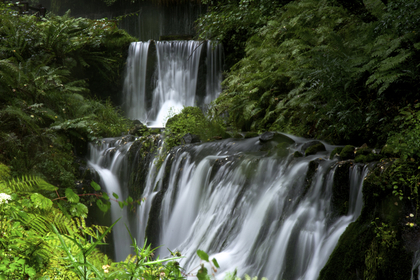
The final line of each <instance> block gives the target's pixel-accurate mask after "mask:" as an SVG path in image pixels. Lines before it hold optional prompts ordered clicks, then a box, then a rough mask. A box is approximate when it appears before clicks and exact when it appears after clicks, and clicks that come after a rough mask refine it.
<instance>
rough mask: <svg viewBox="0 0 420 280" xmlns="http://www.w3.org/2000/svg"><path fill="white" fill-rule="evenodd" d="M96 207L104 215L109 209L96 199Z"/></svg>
mask: <svg viewBox="0 0 420 280" xmlns="http://www.w3.org/2000/svg"><path fill="white" fill-rule="evenodd" d="M96 206H98V208H99V210H101V211H102V212H104V213H106V212H107V211H108V209H109V206H108V205H107V204H105V203H103V202H102V200H100V199H98V200H96Z"/></svg>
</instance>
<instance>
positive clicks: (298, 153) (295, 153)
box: [293, 151, 303, 158]
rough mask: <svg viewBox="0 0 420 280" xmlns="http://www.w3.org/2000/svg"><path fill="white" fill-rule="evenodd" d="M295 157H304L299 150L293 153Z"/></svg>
mask: <svg viewBox="0 0 420 280" xmlns="http://www.w3.org/2000/svg"><path fill="white" fill-rule="evenodd" d="M293 157H295V158H300V157H303V154H302V153H301V152H299V151H296V152H294V153H293Z"/></svg>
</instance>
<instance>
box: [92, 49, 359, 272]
mask: <svg viewBox="0 0 420 280" xmlns="http://www.w3.org/2000/svg"><path fill="white" fill-rule="evenodd" d="M150 43H151V42H147V43H141V44H140V43H133V44H132V46H131V47H130V52H131V54H132V59H137V58H138V57H140V56H143V60H139V61H138V62H137V63H134V62H133V61H131V60H129V61H128V69H131V70H130V71H127V78H126V82H125V86H124V88H125V89H124V98H125V109H126V112H127V113H128V116H129V117H130V118H133V119H139V120H142V121H146V122H149V125H150V124H155V125H158V126H159V125H161V123H160V124H159V122H161V120H162V118H160V117H159V115H160V114H161V112H158V111H166V112H167V108H166V109H164V107H165V104H170V105H171V106H172V105H173V104H180V106H181V105H182V106H184V105H196V104H195V101H194V100H200V102H202V103H205V102H209V101H210V100H211V99H214V98H215V97H216V96H217V95H218V94H219V92H220V77H221V75H220V73H221V72H220V71H221V67H220V66H216V67H215V66H212V65H210V64H211V63H212V62H209V61H212V60H216V61H219V58H217V57H219V56H220V54H218V53H217V51H216V53H213V54H212V55H209V54H208V53H209V51H210V52H211V51H213V52H214V51H215V50H216V49H215V48H211V47H208V48H207V50H206V52H207V58H204V59H203V58H201V60H202V61H205V62H206V63H204V64H203V65H204V66H201V69H204V68H205V69H206V71H204V73H205V75H204V76H205V77H206V78H205V80H206V82H205V85H206V86H201V87H200V85H198V83H197V80H199V79H198V78H197V77H198V76H195V74H191V73H197V75H198V73H199V72H200V69H198V68H200V63H199V62H197V60H198V61H199V60H200V58H199V56H200V54H199V53H198V52H197V51H198V50H199V49H200V48H202V47H203V44H201V45H199V44H197V43H195V42H187V43H184V44H186V46H184V47H181V46H180V45H177V44H178V43H163V42H162V43H160V42H154V43H153V44H154V45H155V47H156V53H157V57H158V60H161V59H162V57H167V58H168V57H171V56H172V59H173V61H172V60H166V62H164V64H165V65H160V64H159V63H158V64H157V66H156V67H155V71H154V78H153V79H152V80H153V81H154V82H153V86H152V87H150V88H149V90H147V83H148V82H147V81H148V78H145V79H144V80H140V81H138V83H137V80H136V75H140V76H147V74H146V72H147V71H146V68H147V65H146V64H147V63H143V64H142V63H141V61H143V62H144V60H145V58H144V57H147V55H146V56H144V55H145V54H147V53H149V54H150ZM171 46H172V47H171ZM180 49H183V51H180ZM146 50H147V51H146ZM192 50H195V52H196V53H195V54H193V53H194V52H191V51H192ZM175 53H178V55H175ZM134 54H136V55H134ZM195 55H196V56H195ZM180 56H181V57H182V59H179V57H180ZM177 57H178V58H177ZM186 59H187V60H188V63H186V62H185V60H186ZM194 61H195V62H194ZM193 62H194V63H196V64H194V63H193ZM180 64H183V65H184V66H182V67H185V68H182V67H178V66H174V65H180ZM142 67H143V68H142ZM140 68H142V69H143V70H141V69H140ZM196 68H197V69H196ZM179 69H189V70H188V71H184V70H179ZM212 69H213V70H214V71H213V70H212ZM178 70H179V71H178ZM132 71H134V72H135V73H137V74H133V73H132ZM139 73H141V74H139ZM184 74H185V75H187V77H184V76H183V75H184ZM130 75H131V77H129V76H130ZM156 77H158V78H157V79H156ZM163 77H164V78H163ZM194 77H195V78H194ZM140 78H141V77H140ZM140 78H139V79H140ZM141 79H142V78H141ZM171 79H172V82H168V80H171ZM145 84H146V85H145ZM180 89H181V90H180ZM200 90H201V93H197V91H200ZM132 91H136V92H137V94H134V93H133V92H132ZM148 91H149V92H148ZM161 109H162V110H161ZM162 114H163V113H162ZM156 122H157V123H156ZM149 137H152V136H149ZM153 137H154V140H153V141H154V143H155V144H156V147H157V146H159V145H160V144H159V143H160V140H159V139H160V138H159V136H156V135H155V136H153ZM142 141H145V140H144V139H143V138H142V139H135V138H134V137H132V136H126V137H121V138H112V139H111V138H109V139H103V140H102V142H101V144H100V145H94V144H91V145H90V151H91V154H90V159H89V164H90V165H91V166H92V167H93V168H94V169H95V170H96V171H97V173H98V175H99V177H100V178H101V179H100V181H101V182H100V183H101V186H102V187H103V189H104V190H105V191H106V192H108V193H112V192H115V193H117V194H118V196H119V197H120V199H125V198H126V197H127V196H128V195H129V194H130V195H132V193H133V192H134V193H137V197H135V198H144V201H143V203H142V204H141V205H140V206H139V207H138V209H136V211H135V214H132V213H128V212H129V211H128V210H127V209H126V208H124V209H120V207H119V206H118V204H117V203H115V204H114V203H113V204H112V209H111V216H112V217H111V218H112V220H113V221H114V220H116V219H117V218H119V217H123V218H122V221H120V222H119V223H118V224H117V225H116V226H115V227H114V229H113V239H114V248H115V259H116V260H117V261H119V260H124V259H125V257H126V256H127V255H128V254H129V253H130V244H131V241H130V238H129V236H128V233H127V229H126V227H125V225H124V224H126V225H127V227H128V228H129V229H130V231H131V233H132V234H133V235H134V236H136V238H137V240H138V243H139V244H142V242H144V239H145V238H147V240H148V242H151V243H152V245H153V246H155V247H157V246H161V247H160V248H159V249H158V254H159V255H160V257H165V256H167V255H168V253H169V251H168V249H170V250H171V251H180V252H181V253H182V254H183V255H184V256H185V258H183V259H182V260H181V261H180V264H181V266H182V267H183V268H184V269H185V270H186V271H187V272H189V271H194V268H195V267H197V265H198V264H199V263H200V260H199V258H198V257H197V255H196V251H197V249H201V250H204V251H206V252H207V253H208V254H209V255H210V256H211V258H213V257H214V258H216V259H217V261H218V263H219V264H220V267H221V268H220V269H219V271H218V273H217V274H216V277H217V278H220V279H222V278H223V277H224V275H225V274H226V273H228V272H233V271H234V270H235V269H237V271H238V274H239V275H243V274H245V273H247V274H249V275H251V276H260V277H267V278H268V279H270V280H271V279H279V280H282V279H288V280H289V279H290V280H292V279H317V277H318V274H319V272H320V270H321V269H322V267H323V266H324V265H325V263H326V262H327V260H328V258H329V256H330V254H331V253H332V251H333V250H334V247H335V245H336V244H337V242H338V239H339V237H340V235H341V234H342V233H343V232H344V230H345V229H346V227H347V226H348V224H349V223H351V222H352V221H355V220H356V219H357V217H358V216H359V214H360V212H361V208H362V203H363V202H362V183H363V179H364V177H365V176H366V174H367V167H366V166H364V165H357V164H348V163H344V164H343V162H338V161H337V159H333V160H330V159H329V153H330V152H331V151H332V149H333V148H334V146H330V145H328V144H327V143H324V145H325V147H326V151H324V152H318V153H317V154H315V155H310V156H305V157H295V156H294V155H295V152H296V151H299V152H301V153H303V154H304V152H305V149H306V147H307V146H308V145H310V143H311V141H313V140H308V139H303V138H299V137H294V136H291V135H285V134H281V133H276V134H274V138H273V139H272V140H269V141H267V139H265V138H260V137H255V138H249V139H225V140H220V141H215V142H210V143H202V144H189V145H184V146H179V147H175V148H174V149H172V150H171V151H170V152H169V153H168V154H167V156H166V158H165V159H164V161H163V163H162V164H161V166H160V168H157V166H156V165H155V162H156V160H155V159H156V158H155V157H156V156H157V155H156V153H157V152H155V153H152V152H150V153H147V157H146V158H144V155H145V153H144V151H145V149H144V146H143V144H142V143H143V142H142ZM154 150H155V151H158V149H154ZM161 156H162V155H160V157H161ZM139 162H141V164H139ZM343 172H344V174H346V175H345V177H344V179H343V176H342V173H343ZM338 173H340V174H341V175H340V176H338V175H337V174H338ZM337 178H340V180H341V181H340V180H338V179H337ZM343 186H344V187H343ZM334 188H335V189H337V188H338V189H343V188H344V189H345V192H346V193H347V194H346V195H345V196H347V197H348V201H347V202H346V203H345V204H346V205H347V206H346V212H344V213H343V212H342V211H341V212H340V211H339V210H337V207H336V205H335V198H334ZM133 190H134V191H133ZM130 192H131V193H130ZM139 193H140V194H141V195H139Z"/></svg>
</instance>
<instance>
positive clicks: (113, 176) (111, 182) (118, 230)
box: [88, 138, 132, 261]
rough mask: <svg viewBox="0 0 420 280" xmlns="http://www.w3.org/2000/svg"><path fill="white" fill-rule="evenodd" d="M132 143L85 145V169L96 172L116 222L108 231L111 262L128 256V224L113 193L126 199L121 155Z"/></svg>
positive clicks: (124, 161) (114, 141)
mask: <svg viewBox="0 0 420 280" xmlns="http://www.w3.org/2000/svg"><path fill="white" fill-rule="evenodd" d="M131 144H132V142H126V141H125V140H124V138H122V139H112V138H109V139H103V140H102V143H101V144H100V145H93V144H89V150H90V158H89V162H88V164H89V166H90V167H92V168H93V169H94V170H96V172H97V173H98V175H99V177H100V182H99V183H100V185H101V186H102V188H103V189H102V191H103V192H105V193H107V194H108V196H109V197H110V198H111V200H110V201H111V219H112V222H115V221H116V220H117V219H119V218H121V219H120V221H119V222H118V223H117V224H116V225H115V226H114V228H113V229H112V234H113V240H114V250H115V259H116V260H117V261H122V260H125V258H126V257H127V256H128V255H129V254H130V252H131V249H130V246H131V240H130V236H129V233H128V231H127V228H126V227H125V225H129V221H128V213H127V207H125V208H123V209H121V208H120V206H119V204H118V201H116V199H114V197H113V194H114V193H115V194H116V195H117V196H118V197H119V199H120V201H122V200H124V198H125V197H127V193H126V190H127V182H126V180H127V178H128V176H127V174H126V173H125V172H124V171H125V169H126V167H127V163H128V161H127V157H126V156H125V155H126V154H127V152H128V150H129V149H130V147H131Z"/></svg>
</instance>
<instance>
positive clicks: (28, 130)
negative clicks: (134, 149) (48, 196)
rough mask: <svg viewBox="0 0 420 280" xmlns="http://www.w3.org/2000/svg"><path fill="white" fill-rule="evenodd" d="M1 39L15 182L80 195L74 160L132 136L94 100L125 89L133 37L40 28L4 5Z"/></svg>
mask: <svg viewBox="0 0 420 280" xmlns="http://www.w3.org/2000/svg"><path fill="white" fill-rule="evenodd" d="M0 38H1V39H0V83H1V85H2V86H0V103H1V105H0V143H1V145H0V146H1V148H0V160H1V161H2V162H4V163H5V164H7V165H9V166H11V167H12V170H11V171H12V175H13V176H19V175H22V174H33V175H37V176H41V177H42V178H44V179H47V180H48V181H49V182H51V183H53V184H54V185H56V186H58V187H64V188H68V187H73V186H74V182H75V181H76V179H77V178H76V176H78V175H77V172H76V171H77V166H76V165H75V163H74V157H75V156H83V155H84V154H85V153H86V147H87V141H96V140H97V139H98V138H100V137H105V136H117V135H120V134H121V132H123V131H127V130H128V121H127V120H126V119H125V118H124V117H122V116H121V113H120V112H119V111H117V110H116V109H115V108H114V107H113V105H112V103H111V101H110V100H109V99H108V100H106V101H105V100H99V99H98V98H94V97H93V95H98V96H102V97H104V96H106V94H107V92H108V93H109V90H110V89H111V88H112V85H111V84H112V83H114V84H117V83H118V87H119V81H120V74H121V69H122V65H123V63H124V57H123V56H122V55H121V53H123V52H124V51H126V49H127V48H128V45H129V43H130V42H131V40H132V37H130V36H128V35H127V34H126V33H125V32H123V31H121V30H119V29H117V28H116V26H115V23H114V22H112V21H108V20H89V19H84V18H77V19H76V18H71V17H70V16H69V15H68V14H66V15H64V16H62V17H59V16H54V15H49V16H48V17H47V18H43V19H41V20H38V19H37V18H35V17H31V16H22V15H18V14H17V12H15V11H14V10H11V9H9V8H7V7H5V6H4V4H1V6H0ZM87 78H88V79H87ZM96 83H98V84H99V83H100V84H101V86H104V87H107V88H108V90H103V89H102V88H101V87H96ZM95 87H96V88H95ZM111 90H112V89H111ZM103 93H105V94H103Z"/></svg>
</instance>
